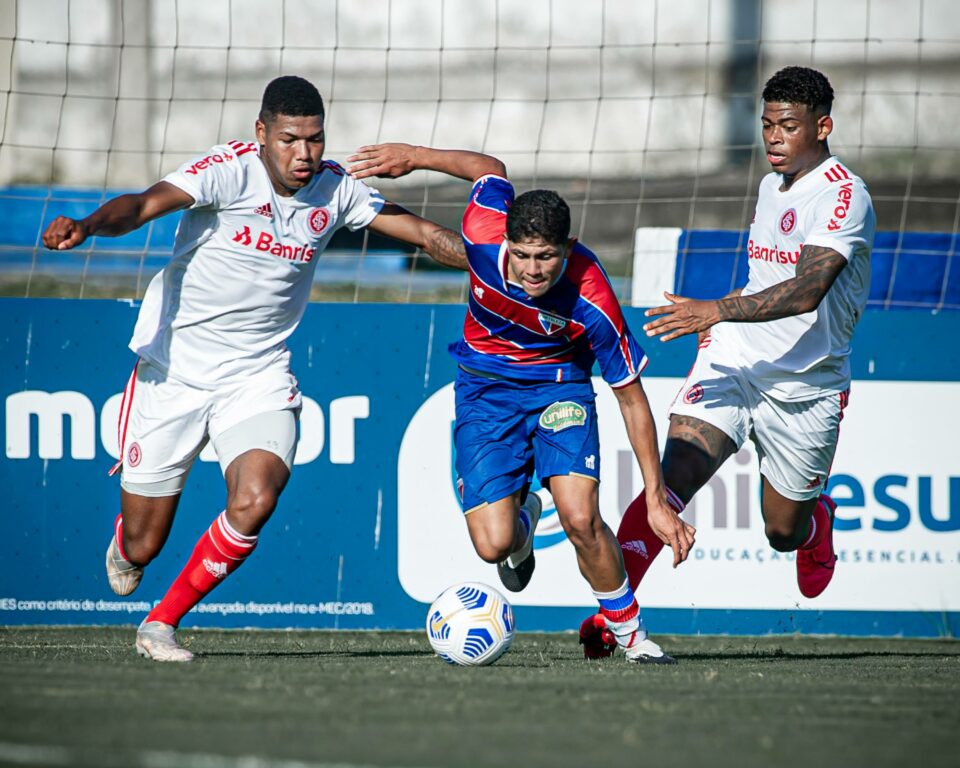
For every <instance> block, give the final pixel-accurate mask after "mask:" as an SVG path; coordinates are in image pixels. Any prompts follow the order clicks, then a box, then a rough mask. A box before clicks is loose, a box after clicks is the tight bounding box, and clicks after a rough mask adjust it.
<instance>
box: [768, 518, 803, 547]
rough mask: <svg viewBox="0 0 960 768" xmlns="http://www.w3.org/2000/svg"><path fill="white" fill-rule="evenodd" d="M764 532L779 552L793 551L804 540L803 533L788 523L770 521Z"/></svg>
mask: <svg viewBox="0 0 960 768" xmlns="http://www.w3.org/2000/svg"><path fill="white" fill-rule="evenodd" d="M764 533H766V535H767V541H768V542H770V546H771V547H773V548H774V549H775V550H777V552H793V551H794V550H795V549H796V548H797V547H799V546H800V544H801V543H802V540H803V534H802V533H801V532H798V531H797V530H795V529H794V528H793V526H791V525H789V524H786V523H780V522H771V521H768V522H767V524H766V526H765V529H764Z"/></svg>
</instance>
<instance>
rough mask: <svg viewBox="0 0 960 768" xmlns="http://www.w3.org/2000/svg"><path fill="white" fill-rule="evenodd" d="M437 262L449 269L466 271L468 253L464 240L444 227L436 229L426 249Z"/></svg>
mask: <svg viewBox="0 0 960 768" xmlns="http://www.w3.org/2000/svg"><path fill="white" fill-rule="evenodd" d="M424 250H426V252H427V253H429V254H430V256H432V257H433V258H434V259H435V260H436V261H437V262H439V263H440V264H443V265H444V266H447V267H454V268H455V269H462V270H464V271H466V270H467V269H468V266H467V252H466V249H465V248H464V247H463V239H462V238H461V237H460V235H459V234H457V233H456V232H454V231H453V230H452V229H444V228H442V227H440V228H437V229H435V230H434V231H433V232H432V233H430V236H429V237H428V238H427V245H426V248H425V249H424Z"/></svg>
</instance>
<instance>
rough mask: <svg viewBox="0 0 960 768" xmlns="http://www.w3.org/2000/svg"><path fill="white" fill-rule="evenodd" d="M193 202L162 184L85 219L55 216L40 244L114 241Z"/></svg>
mask: <svg viewBox="0 0 960 768" xmlns="http://www.w3.org/2000/svg"><path fill="white" fill-rule="evenodd" d="M192 204H193V198H192V197H191V196H190V195H188V194H187V193H186V192H184V191H183V190H181V189H179V188H178V187H175V186H174V185H173V184H170V183H168V182H165V181H161V182H158V183H156V184H154V185H153V186H152V187H150V189H148V190H146V191H145V192H141V193H139V194H129V195H120V196H119V197H115V198H113V199H112V200H108V201H107V202H106V203H104V204H103V205H101V206H100V207H99V208H97V210H95V211H94V212H93V213H91V214H90V215H89V216H87V217H86V218H84V219H80V220H75V219H71V218H68V217H66V216H58V217H57V218H56V219H54V220H53V221H52V222H50V225H49V226H48V227H47V229H46V231H45V232H44V233H43V244H44V245H45V246H46V247H47V248H51V249H55V250H61V251H62V250H67V249H69V248H74V247H76V246H78V245H80V244H81V243H82V242H83V241H84V240H86V239H87V238H88V237H92V236H93V235H101V236H106V237H117V236H119V235H125V234H127V232H132V231H133V230H135V229H137V228H138V227H142V226H143V225H144V224H146V223H147V222H148V221H152V220H153V219H156V218H158V217H160V216H163V215H165V214H167V213H171V212H172V211H178V210H181V209H183V208H188V207H189V206H190V205H192Z"/></svg>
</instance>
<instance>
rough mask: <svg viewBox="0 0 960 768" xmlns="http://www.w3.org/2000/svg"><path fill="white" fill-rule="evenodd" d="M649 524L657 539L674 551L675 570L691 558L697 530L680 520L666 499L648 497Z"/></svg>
mask: <svg viewBox="0 0 960 768" xmlns="http://www.w3.org/2000/svg"><path fill="white" fill-rule="evenodd" d="M647 522H648V523H650V528H651V529H652V530H653V532H654V533H655V534H656V535H657V537H658V538H659V539H660V540H661V541H662V542H663V543H664V544H666V545H667V546H669V547H670V549H672V550H673V567H674V568H676V567H677V566H678V565H680V563H682V562H683V561H684V560H686V559H687V557H689V555H690V550H692V549H693V545H694V543H695V541H696V539H695V534H696V532H697V529H696V528H694V527H693V526H692V525H690V523H687V522H684V521H683V520H681V519H680V515H678V514H677V511H676V510H675V509H674V508H673V507H671V506H670V504H669V503H667V499H666V497H661V498H656V499H651V498H650V497H647Z"/></svg>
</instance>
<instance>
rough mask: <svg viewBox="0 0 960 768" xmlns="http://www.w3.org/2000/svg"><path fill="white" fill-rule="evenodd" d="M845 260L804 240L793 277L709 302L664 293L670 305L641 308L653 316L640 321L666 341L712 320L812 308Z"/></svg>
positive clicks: (756, 318)
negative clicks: (652, 319) (756, 291)
mask: <svg viewBox="0 0 960 768" xmlns="http://www.w3.org/2000/svg"><path fill="white" fill-rule="evenodd" d="M846 265H847V260H846V259H845V258H843V256H842V255H841V254H839V253H837V252H836V251H835V250H833V249H832V248H826V247H823V246H819V245H805V246H804V247H803V250H801V251H800V258H799V259H798V260H797V274H796V277H792V278H790V279H789V280H784V281H783V282H782V283H777V284H776V285H773V286H770V287H769V288H767V289H766V290H763V291H760V292H759V293H754V294H751V295H749V296H743V295H738V296H730V297H727V298H723V299H716V300H713V301H699V300H696V299H689V298H686V297H685V296H676V295H674V294H672V293H664V296H665V297H666V298H667V300H668V301H670V302H671V304H669V305H668V306H664V307H654V308H653V309H648V310H647V311H646V312H644V314H645V315H646V316H647V317H658V319H657V320H654V321H652V322H650V323H647V324H646V325H644V326H643V330H644V331H646V333H647V336H660V341H670V340H671V339H676V338H679V337H680V336H686V335H687V334H688V333H700V332H701V331H704V330H706V329H707V328H710V327H711V326H713V325H716V324H717V323H722V322H732V323H762V322H766V321H768V320H779V319H780V318H783V317H793V316H794V315H802V314H804V313H805V312H812V311H813V310H815V309H816V308H817V307H818V306H820V302H821V301H823V297H824V296H826V295H827V291H829V290H830V286H832V285H833V283H834V281H835V280H836V279H837V276H838V275H839V274H840V272H841V271H842V270H843V268H844V267H845V266H846Z"/></svg>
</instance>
